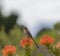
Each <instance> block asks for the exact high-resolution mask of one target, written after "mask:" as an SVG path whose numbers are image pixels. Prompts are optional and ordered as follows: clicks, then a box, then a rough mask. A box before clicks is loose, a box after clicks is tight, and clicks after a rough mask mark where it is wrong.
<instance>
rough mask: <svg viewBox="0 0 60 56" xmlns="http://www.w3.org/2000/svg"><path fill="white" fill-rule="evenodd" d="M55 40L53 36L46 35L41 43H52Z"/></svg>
mask: <svg viewBox="0 0 60 56" xmlns="http://www.w3.org/2000/svg"><path fill="white" fill-rule="evenodd" d="M53 42H54V39H53V38H52V37H51V36H48V35H45V36H43V37H42V39H40V44H42V45H47V44H52V43H53Z"/></svg>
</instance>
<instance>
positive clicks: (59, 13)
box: [3, 0, 60, 35]
mask: <svg viewBox="0 0 60 56" xmlns="http://www.w3.org/2000/svg"><path fill="white" fill-rule="evenodd" d="M3 7H4V9H3V11H4V13H5V14H7V15H8V14H9V13H10V12H11V11H12V10H16V11H17V12H18V13H19V14H20V13H21V14H22V17H21V20H22V21H23V24H25V23H26V24H27V26H28V28H29V30H30V32H31V33H32V35H36V33H37V32H38V31H39V30H40V29H42V28H47V27H52V26H53V24H54V23H56V22H57V21H60V0H3ZM17 21H18V24H20V18H19V19H18V20H17ZM39 27H40V29H39Z"/></svg>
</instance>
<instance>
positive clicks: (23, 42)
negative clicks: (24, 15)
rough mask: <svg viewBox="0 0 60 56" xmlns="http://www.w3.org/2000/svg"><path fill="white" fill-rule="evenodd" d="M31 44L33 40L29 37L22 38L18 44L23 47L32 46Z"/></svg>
mask: <svg viewBox="0 0 60 56" xmlns="http://www.w3.org/2000/svg"><path fill="white" fill-rule="evenodd" d="M32 44H33V41H32V39H31V38H28V37H26V38H23V39H22V40H21V41H20V45H21V46H22V47H23V48H25V47H26V46H29V47H30V46H32Z"/></svg>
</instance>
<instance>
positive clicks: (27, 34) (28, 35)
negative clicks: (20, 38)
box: [23, 27, 39, 48]
mask: <svg viewBox="0 0 60 56" xmlns="http://www.w3.org/2000/svg"><path fill="white" fill-rule="evenodd" d="M23 30H24V33H25V34H26V36H27V37H30V38H31V39H32V40H33V42H34V43H35V45H36V46H37V47H38V48H39V46H38V44H37V43H36V42H35V40H34V39H33V37H32V35H31V33H30V32H29V30H28V29H27V27H23Z"/></svg>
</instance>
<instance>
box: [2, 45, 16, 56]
mask: <svg viewBox="0 0 60 56" xmlns="http://www.w3.org/2000/svg"><path fill="white" fill-rule="evenodd" d="M15 52H16V48H15V46H12V45H6V46H5V47H4V48H3V50H2V53H3V55H5V56H9V55H10V54H14V53H15Z"/></svg>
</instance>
